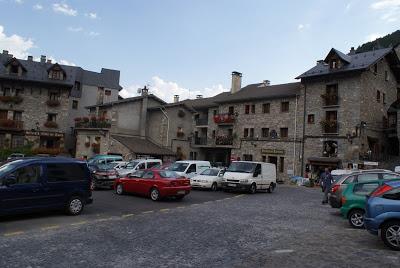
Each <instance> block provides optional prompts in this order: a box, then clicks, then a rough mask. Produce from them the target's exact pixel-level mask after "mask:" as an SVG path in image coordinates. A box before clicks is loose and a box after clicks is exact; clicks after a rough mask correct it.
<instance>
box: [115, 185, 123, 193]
mask: <svg viewBox="0 0 400 268" xmlns="http://www.w3.org/2000/svg"><path fill="white" fill-rule="evenodd" d="M115 193H116V194H118V195H123V194H124V187H123V186H122V184H118V185H117V187H116V188H115Z"/></svg>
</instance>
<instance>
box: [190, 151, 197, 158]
mask: <svg viewBox="0 0 400 268" xmlns="http://www.w3.org/2000/svg"><path fill="white" fill-rule="evenodd" d="M190 159H191V160H197V152H190Z"/></svg>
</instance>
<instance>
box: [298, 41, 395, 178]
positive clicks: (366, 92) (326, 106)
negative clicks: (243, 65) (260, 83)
mask: <svg viewBox="0 0 400 268" xmlns="http://www.w3.org/2000/svg"><path fill="white" fill-rule="evenodd" d="M297 78H298V79H301V83H302V85H303V95H304V99H303V104H302V105H303V106H304V107H305V110H304V119H305V120H304V127H303V129H304V132H303V135H302V136H303V139H304V143H303V157H302V159H303V165H302V167H306V169H307V170H308V169H309V167H313V168H314V169H320V168H322V167H324V166H330V167H333V168H335V167H347V166H353V164H357V165H363V164H365V162H364V161H365V160H368V161H377V162H378V164H379V162H381V161H385V160H387V159H388V157H389V156H390V155H398V151H399V150H398V148H399V142H398V137H397V135H396V134H395V135H389V134H390V133H389V132H388V130H389V127H390V125H392V127H393V124H394V125H395V123H394V122H395V121H396V119H394V118H393V117H392V116H391V115H390V110H389V108H390V106H391V105H392V104H393V103H394V102H396V100H397V99H398V96H397V94H398V81H399V79H400V76H399V58H398V56H397V55H396V52H395V50H394V49H393V48H385V49H377V50H373V51H368V52H365V53H355V51H354V49H353V48H352V49H351V51H350V53H348V54H344V53H342V52H340V51H338V50H336V49H331V51H330V52H329V53H328V55H327V56H326V58H325V59H324V60H321V61H318V62H317V65H316V66H315V67H313V68H311V69H310V70H308V71H307V72H305V73H303V74H302V75H300V76H299V77H297ZM388 112H389V113H388ZM389 117H390V118H389ZM393 121H394V122H393Z"/></svg>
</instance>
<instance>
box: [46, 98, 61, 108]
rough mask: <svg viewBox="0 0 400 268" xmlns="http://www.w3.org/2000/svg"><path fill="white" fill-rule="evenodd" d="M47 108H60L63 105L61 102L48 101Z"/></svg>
mask: <svg viewBox="0 0 400 268" xmlns="http://www.w3.org/2000/svg"><path fill="white" fill-rule="evenodd" d="M46 104H47V106H49V107H58V106H60V105H61V103H60V101H59V100H47V101H46Z"/></svg>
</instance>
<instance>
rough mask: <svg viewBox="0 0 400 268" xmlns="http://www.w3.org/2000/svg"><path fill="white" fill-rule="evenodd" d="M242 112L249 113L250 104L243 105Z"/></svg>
mask: <svg viewBox="0 0 400 268" xmlns="http://www.w3.org/2000/svg"><path fill="white" fill-rule="evenodd" d="M244 113H245V114H249V113H250V105H246V106H244Z"/></svg>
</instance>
